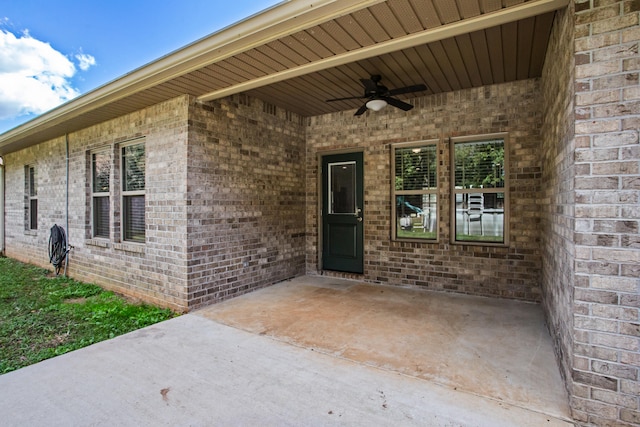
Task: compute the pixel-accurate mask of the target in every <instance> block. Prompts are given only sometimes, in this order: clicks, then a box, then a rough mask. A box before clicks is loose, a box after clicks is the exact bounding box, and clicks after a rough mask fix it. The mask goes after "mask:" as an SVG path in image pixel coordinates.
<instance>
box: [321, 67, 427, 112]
mask: <svg viewBox="0 0 640 427" xmlns="http://www.w3.org/2000/svg"><path fill="white" fill-rule="evenodd" d="M380 80H382V77H381V76H380V75H377V74H375V75H372V76H371V78H370V79H360V81H361V82H362V85H363V86H364V95H362V96H349V97H346V98H334V99H327V101H326V102H333V101H346V100H349V99H367V102H365V103H364V104H363V105H362V107H360V108H358V111H356V113H355V114H354V116H359V115H361V114H364V112H365V111H367V109H370V110H373V111H379V110H380V109H382V108H384V107H385V106H386V105H387V104H389V105H392V106H394V107H396V108H400V109H401V110H404V111H409V110H411V109H412V108H413V105H411V104H407V103H406V102H403V101H400V100H399V99H396V98H392V97H393V96H396V95H402V94H405V93H411V92H420V91H423V90H427V86H425V85H423V84H419V85H412V86H406V87H401V88H397V89H388V88H387V87H386V86H383V85H381V84H380Z"/></svg>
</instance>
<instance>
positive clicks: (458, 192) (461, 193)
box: [449, 132, 511, 246]
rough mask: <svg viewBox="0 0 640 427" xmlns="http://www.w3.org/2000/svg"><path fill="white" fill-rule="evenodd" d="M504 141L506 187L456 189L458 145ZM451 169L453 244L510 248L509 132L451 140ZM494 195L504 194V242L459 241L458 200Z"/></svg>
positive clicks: (451, 231)
mask: <svg viewBox="0 0 640 427" xmlns="http://www.w3.org/2000/svg"><path fill="white" fill-rule="evenodd" d="M498 139H502V140H503V144H504V165H503V166H502V167H503V170H504V186H503V187H497V188H496V187H492V188H456V180H455V173H456V159H455V147H456V144H462V143H470V142H488V141H493V140H498ZM449 141H450V156H449V160H450V169H451V178H450V181H451V209H450V211H451V230H450V236H451V239H450V241H451V243H452V244H458V245H480V246H508V245H509V235H510V234H511V233H510V229H509V223H510V221H509V206H510V203H509V134H508V133H507V132H500V133H492V134H484V135H472V136H463V137H454V138H450V139H449ZM476 193H477V194H482V195H483V196H484V195H485V194H492V193H504V199H503V230H502V231H503V235H502V241H499V242H498V241H481V240H457V237H456V233H457V218H456V215H457V214H458V212H457V207H456V205H457V203H456V202H457V200H458V199H460V198H461V197H462V198H464V197H465V195H468V194H476Z"/></svg>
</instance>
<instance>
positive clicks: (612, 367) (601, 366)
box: [591, 360, 638, 380]
mask: <svg viewBox="0 0 640 427" xmlns="http://www.w3.org/2000/svg"><path fill="white" fill-rule="evenodd" d="M591 371H592V372H596V373H598V374H602V375H606V376H610V377H615V378H624V379H627V380H635V379H636V378H638V368H635V367H632V366H626V365H621V364H617V363H611V362H601V361H598V360H593V361H592V362H591Z"/></svg>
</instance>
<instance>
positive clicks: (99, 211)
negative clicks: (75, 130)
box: [91, 151, 111, 238]
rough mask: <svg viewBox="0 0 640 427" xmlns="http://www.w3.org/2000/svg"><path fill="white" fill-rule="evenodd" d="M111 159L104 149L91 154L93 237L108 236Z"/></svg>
mask: <svg viewBox="0 0 640 427" xmlns="http://www.w3.org/2000/svg"><path fill="white" fill-rule="evenodd" d="M110 174H111V159H110V158H109V153H108V152H106V151H104V152H100V153H93V154H92V155H91V195H92V203H91V210H92V226H93V237H104V238H109V212H110V209H109V208H110V204H109V180H110Z"/></svg>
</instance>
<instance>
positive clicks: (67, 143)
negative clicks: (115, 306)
mask: <svg viewBox="0 0 640 427" xmlns="http://www.w3.org/2000/svg"><path fill="white" fill-rule="evenodd" d="M64 141H65V145H66V148H67V161H66V169H67V200H66V211H65V221H66V225H65V231H66V233H67V247H66V253H65V256H64V277H67V264H69V251H71V246H70V245H69V238H70V235H71V233H69V134H68V133H65V134H64Z"/></svg>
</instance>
